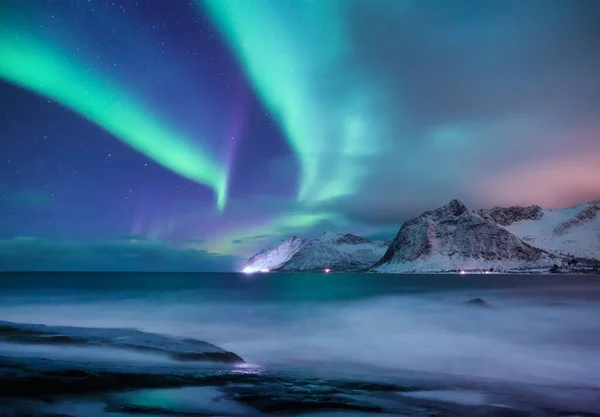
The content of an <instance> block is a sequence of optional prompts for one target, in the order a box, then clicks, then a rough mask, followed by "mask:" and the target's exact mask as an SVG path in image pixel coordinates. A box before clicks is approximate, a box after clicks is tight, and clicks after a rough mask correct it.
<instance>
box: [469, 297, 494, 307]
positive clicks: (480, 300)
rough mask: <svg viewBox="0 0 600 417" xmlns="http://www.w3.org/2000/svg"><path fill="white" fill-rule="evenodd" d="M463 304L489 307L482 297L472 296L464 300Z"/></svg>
mask: <svg viewBox="0 0 600 417" xmlns="http://www.w3.org/2000/svg"><path fill="white" fill-rule="evenodd" d="M464 303H465V304H468V305H471V306H478V307H491V306H490V305H489V303H488V302H487V301H485V300H484V299H483V298H472V299H470V300H467V301H465V302H464Z"/></svg>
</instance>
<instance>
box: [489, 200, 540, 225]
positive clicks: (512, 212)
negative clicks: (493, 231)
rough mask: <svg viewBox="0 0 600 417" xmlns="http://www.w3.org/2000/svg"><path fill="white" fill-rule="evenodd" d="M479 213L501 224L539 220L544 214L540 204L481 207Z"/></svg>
mask: <svg viewBox="0 0 600 417" xmlns="http://www.w3.org/2000/svg"><path fill="white" fill-rule="evenodd" d="M477 213H478V214H479V215H480V216H481V217H483V218H484V219H487V220H491V221H494V222H496V223H498V224H499V225H501V226H510V225H511V224H513V223H517V222H520V221H522V220H539V219H541V218H542V216H543V215H544V210H543V209H542V208H541V207H540V206H536V205H533V206H527V207H521V206H511V207H494V208H492V209H481V210H478V211H477Z"/></svg>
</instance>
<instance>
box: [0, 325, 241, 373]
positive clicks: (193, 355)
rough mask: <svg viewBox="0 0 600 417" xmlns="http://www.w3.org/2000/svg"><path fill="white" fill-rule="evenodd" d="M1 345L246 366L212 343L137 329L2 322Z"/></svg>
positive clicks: (233, 355)
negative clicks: (97, 349) (108, 350)
mask: <svg viewBox="0 0 600 417" xmlns="http://www.w3.org/2000/svg"><path fill="white" fill-rule="evenodd" d="M0 341H5V342H12V343H25V344H45V345H70V346H106V347H113V348H118V349H128V350H135V351H140V352H148V353H157V354H162V355H166V356H169V357H170V358H171V359H174V360H178V361H210V362H219V363H232V364H235V363H244V360H243V359H242V358H241V357H240V356H238V355H236V354H235V353H233V352H228V351H226V350H224V349H221V348H220V347H218V346H215V345H213V344H211V343H207V342H203V341H201V340H195V339H186V338H177V337H171V336H166V335H161V334H156V333H148V332H142V331H139V330H135V329H105V328H87V327H72V326H45V325H41V324H24V323H11V322H7V321H0Z"/></svg>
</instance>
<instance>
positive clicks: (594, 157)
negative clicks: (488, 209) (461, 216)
mask: <svg viewBox="0 0 600 417" xmlns="http://www.w3.org/2000/svg"><path fill="white" fill-rule="evenodd" d="M479 192H480V193H481V194H482V195H483V196H485V197H486V198H489V199H490V200H493V201H494V202H495V204H498V205H508V204H514V203H517V204H520V205H529V204H538V205H542V206H545V207H552V208H561V207H569V206H573V205H576V204H578V203H581V202H582V201H589V200H594V199H600V148H598V149H597V150H596V151H595V152H593V151H590V152H587V153H584V154H580V153H576V154H570V155H564V156H558V157H550V158H543V159H540V160H539V161H535V162H529V163H521V164H516V165H511V166H509V167H508V168H507V169H506V170H505V171H503V172H501V173H500V174H499V175H497V176H495V177H492V178H490V179H489V180H487V181H486V182H484V183H483V184H482V186H481V189H480V190H479Z"/></svg>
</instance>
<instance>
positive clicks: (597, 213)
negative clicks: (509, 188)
mask: <svg viewBox="0 0 600 417" xmlns="http://www.w3.org/2000/svg"><path fill="white" fill-rule="evenodd" d="M531 207H537V206H531ZM510 209H512V208H510V207H509V208H499V207H497V208H495V209H490V210H480V212H484V213H485V212H487V213H489V212H490V211H496V212H500V211H502V210H510ZM525 209H527V208H525ZM540 213H541V215H540V216H538V217H537V218H518V217H517V218H514V219H513V220H512V221H510V222H507V223H506V224H504V227H505V228H506V230H508V231H510V232H511V233H514V234H515V235H516V236H518V237H519V238H521V239H522V240H524V241H525V242H527V243H529V244H531V245H533V246H535V247H538V248H541V249H544V250H547V251H549V252H552V253H556V254H561V255H570V256H575V257H582V258H590V259H600V200H595V201H590V202H588V203H583V204H579V205H577V206H574V207H569V208H565V209H540Z"/></svg>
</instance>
